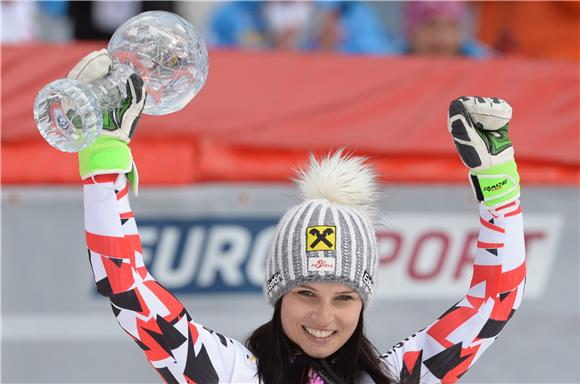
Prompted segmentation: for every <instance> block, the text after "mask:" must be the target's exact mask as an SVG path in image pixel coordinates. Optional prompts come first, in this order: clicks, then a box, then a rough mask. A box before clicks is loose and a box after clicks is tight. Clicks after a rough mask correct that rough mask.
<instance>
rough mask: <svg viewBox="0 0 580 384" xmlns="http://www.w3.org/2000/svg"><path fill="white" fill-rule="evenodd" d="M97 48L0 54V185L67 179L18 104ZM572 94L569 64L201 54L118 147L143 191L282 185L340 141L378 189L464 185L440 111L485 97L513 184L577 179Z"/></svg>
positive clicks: (27, 103)
mask: <svg viewBox="0 0 580 384" xmlns="http://www.w3.org/2000/svg"><path fill="white" fill-rule="evenodd" d="M102 46H104V44H103V43H99V44H95V43H91V44H81V43H79V44H74V45H30V46H23V47H8V46H4V47H2V117H1V122H2V160H3V161H2V179H3V180H2V182H3V183H27V184H29V183H33V184H37V183H74V182H76V181H77V179H78V176H77V170H76V169H77V166H76V160H75V159H74V156H72V155H67V154H63V153H59V152H58V151H56V150H54V149H52V148H51V147H50V146H48V144H46V143H45V142H44V141H43V139H42V138H41V137H40V135H39V134H38V132H37V130H36V127H35V123H34V119H33V116H32V104H33V101H34V97H35V96H36V94H37V92H38V91H39V90H40V89H41V88H42V87H43V86H44V85H45V84H46V83H48V82H50V81H52V80H54V79H56V78H59V77H64V76H65V75H66V72H67V71H68V70H69V69H70V68H71V67H72V66H73V65H74V64H75V62H76V61H77V60H78V59H80V58H81V57H82V56H83V55H85V54H86V53H88V52H89V51H90V50H92V49H97V48H101V47H102ZM39 63H42V65H39ZM579 85H580V76H579V71H578V66H577V63H570V62H558V61H532V60H523V59H509V60H501V59H496V60H490V61H473V60H469V59H420V58H389V57H386V58H370V57H363V56H343V55H334V54H291V53H276V52H271V53H253V52H235V51H210V70H209V76H208V81H207V83H206V85H205V87H204V89H203V90H202V91H201V93H200V94H199V95H198V96H197V97H196V98H195V99H194V100H193V102H192V103H190V104H189V105H188V106H187V107H186V108H185V109H183V110H182V111H180V112H177V113H174V114H171V115H167V116H143V117H142V119H141V123H140V127H139V131H138V133H137V136H136V139H135V140H134V142H133V144H132V148H133V153H134V154H135V157H136V160H137V162H138V165H139V170H140V173H141V176H142V183H144V184H164V185H165V184H188V183H192V182H198V181H207V180H224V181H285V180H287V177H288V176H289V175H291V168H295V167H296V166H298V165H299V164H300V163H302V162H304V161H305V160H306V158H307V153H308V151H310V150H313V151H318V152H324V151H328V150H330V149H332V148H338V147H342V146H346V147H347V148H348V149H349V150H353V151H355V152H356V153H359V154H365V155H369V156H371V158H373V161H374V162H375V163H376V165H377V167H378V168H379V170H380V171H381V172H382V173H383V174H384V179H385V180H390V181H404V182H455V181H460V182H464V181H465V177H466V176H465V171H464V169H463V168H462V166H461V164H460V160H459V158H458V156H457V154H456V153H455V148H454V146H453V144H452V141H451V139H450V137H449V135H448V133H447V130H446V111H447V106H448V104H449V102H450V101H451V100H452V99H453V98H455V97H457V96H460V95H470V94H478V95H494V96H499V97H502V98H505V99H507V100H509V101H510V103H511V104H512V105H513V107H514V118H513V122H512V127H513V128H512V138H513V141H514V144H515V147H516V153H517V159H518V164H519V166H520V169H521V173H522V178H523V180H524V182H528V183H540V184H577V183H578V179H579V164H580V161H579V150H578V147H579V143H580V142H579V133H578V127H579V122H580V119H579V112H578V111H579V108H578V106H579V105H580V95H579V89H580V88H579ZM38 164H43V166H42V174H38V173H39V172H38V169H39V167H38Z"/></svg>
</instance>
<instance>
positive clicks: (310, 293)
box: [298, 291, 314, 297]
mask: <svg viewBox="0 0 580 384" xmlns="http://www.w3.org/2000/svg"><path fill="white" fill-rule="evenodd" d="M298 294H299V295H300V296H305V297H312V296H314V294H313V293H312V292H310V291H298Z"/></svg>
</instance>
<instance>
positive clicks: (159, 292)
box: [83, 175, 526, 384]
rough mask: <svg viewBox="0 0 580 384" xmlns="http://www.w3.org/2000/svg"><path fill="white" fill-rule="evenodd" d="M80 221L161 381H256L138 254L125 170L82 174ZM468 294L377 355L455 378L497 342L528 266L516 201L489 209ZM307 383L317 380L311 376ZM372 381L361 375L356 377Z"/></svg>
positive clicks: (108, 288) (427, 379) (116, 306)
mask: <svg viewBox="0 0 580 384" xmlns="http://www.w3.org/2000/svg"><path fill="white" fill-rule="evenodd" d="M83 189H84V204H85V230H86V239H87V245H88V248H89V256H90V262H91V267H92V269H93V273H94V276H95V281H96V284H97V290H98V291H99V293H101V294H102V295H104V296H107V297H109V299H110V301H111V305H112V308H113V312H114V314H115V316H116V317H117V320H118V321H119V324H120V325H121V327H122V328H123V329H124V330H125V331H126V332H127V333H128V334H129V335H130V336H131V337H132V338H133V340H135V342H136V343H137V345H139V347H141V349H142V350H143V352H144V353H145V356H146V357H147V359H148V360H149V362H150V363H151V365H152V366H153V368H155V369H156V370H157V372H159V374H160V375H161V377H162V378H163V380H164V381H165V382H167V383H200V384H209V383H259V382H260V380H259V378H258V377H257V366H256V359H255V358H254V357H253V356H252V353H251V352H250V351H248V349H246V347H245V346H244V345H243V344H242V343H240V342H239V341H237V340H233V339H231V338H228V337H225V336H223V335H221V334H219V333H216V332H214V331H212V330H210V329H207V328H205V327H203V326H202V325H201V324H198V323H196V322H195V321H194V320H193V319H192V317H191V316H190V315H189V313H188V312H187V311H186V310H185V308H184V307H183V305H182V304H181V303H180V301H179V300H178V299H177V298H175V296H173V295H172V294H171V293H169V292H168V291H167V290H166V289H165V288H163V287H162V286H161V285H160V284H159V283H157V282H156V281H155V279H154V278H153V276H151V275H150V274H149V272H148V271H147V269H146V268H145V264H144V263H143V255H142V249H141V242H140V238H139V232H138V230H137V224H136V222H135V219H134V217H133V212H132V211H131V207H130V206H129V198H128V183H127V181H126V178H125V176H124V175H102V176H96V177H95V178H93V179H87V180H85V181H84V186H83ZM473 268H474V269H473V278H472V281H471V285H470V288H469V290H468V292H467V294H466V295H465V297H464V298H463V299H462V300H461V301H460V302H458V303H457V304H455V305H454V306H452V307H451V308H450V309H449V310H447V311H446V312H445V313H444V314H443V315H441V316H440V317H439V318H438V319H437V320H435V321H434V322H433V323H431V324H430V325H429V326H427V327H426V328H424V329H423V330H422V331H420V332H417V333H415V334H413V335H412V336H410V337H408V338H407V339H405V340H403V341H401V342H400V343H398V344H397V345H395V346H394V347H393V348H392V349H391V350H389V351H388V352H386V353H385V354H384V355H382V356H381V359H383V361H384V362H385V363H386V365H387V366H388V367H389V368H390V370H391V372H392V373H394V374H395V375H396V376H397V377H396V378H397V379H399V380H400V382H402V383H453V382H457V381H458V380H459V378H460V377H461V376H462V375H463V374H465V372H467V370H468V369H469V368H470V367H471V366H472V365H473V364H474V363H475V361H476V360H477V359H478V358H479V357H480V356H481V354H482V353H483V352H484V351H485V350H486V349H487V348H488V347H489V346H490V345H491V344H492V343H493V342H494V341H495V339H496V338H497V336H498V334H499V333H500V332H501V330H502V329H503V327H504V326H505V324H506V323H507V321H508V320H509V319H510V318H511V317H512V316H513V314H514V312H515V310H516V309H517V308H518V306H519V305H520V302H521V300H522V296H523V292H524V282H525V275H526V267H525V250H524V236H523V224H522V214H521V210H520V207H519V201H516V202H513V203H511V204H508V205H506V206H504V207H500V208H498V209H496V210H487V209H486V208H485V207H483V206H480V232H479V238H478V242H477V250H476V253H475V261H474V267H473ZM311 382H312V383H322V381H321V380H320V378H318V377H316V376H313V377H312V378H311ZM362 382H364V383H366V382H371V381H370V378H369V377H368V376H366V375H362V376H361V383H362Z"/></svg>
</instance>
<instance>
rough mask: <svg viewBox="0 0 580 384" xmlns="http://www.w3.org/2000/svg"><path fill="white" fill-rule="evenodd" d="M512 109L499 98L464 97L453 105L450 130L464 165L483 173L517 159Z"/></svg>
mask: <svg viewBox="0 0 580 384" xmlns="http://www.w3.org/2000/svg"><path fill="white" fill-rule="evenodd" d="M511 118H512V107H511V106H510V105H509V104H508V103H507V102H506V101H505V100H502V99H498V98H496V97H477V96H475V97H464V96H463V97H460V98H458V99H456V100H453V101H452V102H451V105H450V106H449V116H448V128H449V132H450V133H451V135H452V136H453V141H454V142H455V146H456V147H457V150H458V151H459V155H460V156H461V160H463V163H464V164H465V165H466V166H467V167H469V168H471V169H472V170H473V171H482V170H485V169H488V168H489V167H492V166H494V165H498V164H501V163H505V162H507V161H510V160H513V158H514V150H513V147H512V143H511V141H510V139H509V136H508V123H509V121H510V119H511Z"/></svg>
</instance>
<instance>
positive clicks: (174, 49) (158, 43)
mask: <svg viewBox="0 0 580 384" xmlns="http://www.w3.org/2000/svg"><path fill="white" fill-rule="evenodd" d="M107 49H108V51H109V54H110V55H111V57H112V58H113V60H114V63H115V64H114V65H115V66H120V65H128V66H130V67H131V69H132V70H134V71H136V72H138V73H139V75H140V76H141V77H142V78H143V80H144V81H145V91H146V92H147V102H146V104H145V109H144V113H147V114H150V115H165V114H168V113H172V112H176V111H179V110H180V109H182V108H183V107H184V106H185V105H186V104H187V103H189V101H191V99H192V98H193V97H194V96H195V95H196V94H197V93H198V92H199V91H200V89H201V88H202V87H203V85H204V83H205V80H206V78H207V71H208V55H207V47H206V45H205V42H204V41H203V38H202V37H201V35H200V33H199V32H198V31H197V30H196V29H195V28H194V27H193V26H192V25H191V24H190V23H189V22H188V21H186V20H185V19H183V18H182V17H180V16H178V15H176V14H173V13H170V12H164V11H151V12H144V13H141V14H139V15H137V16H135V17H132V18H131V19H129V20H127V21H126V22H125V23H123V24H122V25H121V26H120V27H119V28H117V30H116V31H115V33H114V34H113V36H112V37H111V40H110V41H109V46H108V48H107ZM113 70H115V69H113Z"/></svg>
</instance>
